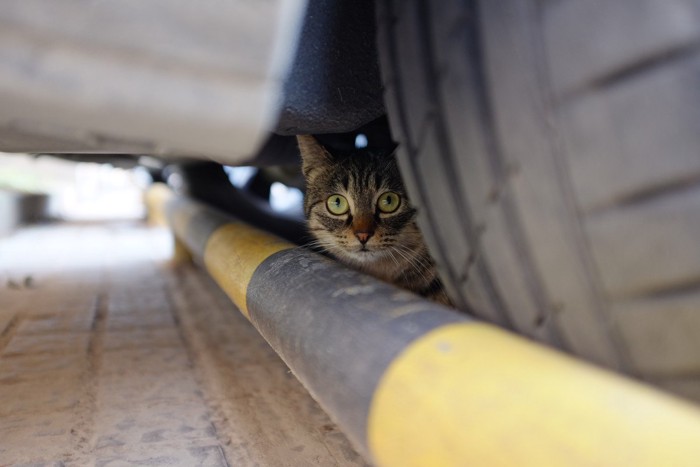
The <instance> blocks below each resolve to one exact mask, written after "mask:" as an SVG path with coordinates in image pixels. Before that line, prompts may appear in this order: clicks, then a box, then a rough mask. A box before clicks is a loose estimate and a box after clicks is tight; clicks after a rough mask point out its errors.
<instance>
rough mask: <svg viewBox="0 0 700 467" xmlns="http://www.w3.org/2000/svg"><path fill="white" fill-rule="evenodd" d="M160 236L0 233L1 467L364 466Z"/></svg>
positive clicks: (120, 227)
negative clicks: (1, 236) (175, 259)
mask: <svg viewBox="0 0 700 467" xmlns="http://www.w3.org/2000/svg"><path fill="white" fill-rule="evenodd" d="M171 250H172V241H171V239H170V236H169V233H168V232H167V231H165V230H163V229H159V228H148V227H146V226H145V225H142V224H139V223H111V224H82V225H79V224H62V225H61V224H59V225H50V226H40V227H32V228H27V229H24V230H21V231H19V232H17V233H16V234H15V235H13V236H12V237H9V238H4V239H0V279H1V281H2V282H0V466H6V465H76V466H78V465H81V466H82V465H99V466H103V465H105V466H106V465H109V466H113V465H115V466H116V465H118V466H122V465H182V466H195V465H201V466H220V465H230V466H253V465H256V466H257V465H260V466H313V465H318V466H358V465H365V464H364V462H363V460H362V459H361V458H360V457H359V455H358V454H357V453H356V452H355V451H354V449H353V448H352V447H351V445H350V444H349V442H348V440H347V439H346V438H345V436H344V435H343V434H342V433H341V432H340V431H339V430H338V428H337V427H336V425H335V424H334V423H333V422H331V421H330V419H329V418H328V416H327V415H326V414H325V413H324V412H323V411H322V410H321V409H320V407H319V406H318V405H317V404H316V403H315V402H314V401H313V400H312V399H311V397H310V396H309V395H308V393H307V392H306V391H305V390H304V389H303V387H302V386H301V385H300V384H299V383H298V381H297V380H296V379H295V378H294V376H292V375H291V373H290V372H289V370H288V369H287V367H286V366H285V365H284V363H283V362H282V361H281V360H280V359H279V358H278V357H277V356H276V354H274V352H273V351H272V350H271V349H270V348H269V347H268V345H267V344H266V343H265V342H264V341H263V339H262V338H261V337H260V336H259V335H258V333H257V332H256V331H255V329H254V328H253V327H252V326H251V325H250V324H249V323H248V322H247V321H246V320H245V318H244V317H242V316H241V315H240V314H239V313H238V312H237V311H236V310H235V307H234V306H233V305H232V304H231V302H230V301H229V300H228V298H227V297H226V296H224V295H223V294H222V293H221V292H220V291H219V289H218V288H217V286H216V285H215V284H214V283H213V282H212V281H211V280H210V279H209V278H208V277H207V276H206V275H205V274H204V273H202V271H200V270H199V269H196V268H194V267H193V266H191V265H184V266H183V265H180V266H175V265H174V264H173V263H172V262H171V261H170V256H171Z"/></svg>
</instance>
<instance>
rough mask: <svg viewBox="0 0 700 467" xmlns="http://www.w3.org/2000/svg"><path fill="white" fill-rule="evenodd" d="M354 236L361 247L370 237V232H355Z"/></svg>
mask: <svg viewBox="0 0 700 467" xmlns="http://www.w3.org/2000/svg"><path fill="white" fill-rule="evenodd" d="M355 236H356V237H357V239H358V240H359V241H360V243H362V244H363V245H364V244H365V243H367V240H369V238H370V237H371V236H372V234H371V233H370V232H355Z"/></svg>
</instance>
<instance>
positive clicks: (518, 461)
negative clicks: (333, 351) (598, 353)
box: [368, 323, 700, 467]
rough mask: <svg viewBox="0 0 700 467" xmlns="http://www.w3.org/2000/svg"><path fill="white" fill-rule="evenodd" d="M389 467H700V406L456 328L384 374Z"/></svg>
mask: <svg viewBox="0 0 700 467" xmlns="http://www.w3.org/2000/svg"><path fill="white" fill-rule="evenodd" d="M368 442H369V447H370V452H371V453H372V455H373V457H374V459H375V461H376V462H377V464H378V465H381V466H401V467H410V466H429V467H438V466H440V467H441V466H533V467H534V466H536V467H542V466H583V465H585V466H590V465H606V466H635V467H640V466H650V467H651V466H653V467H657V466H693V467H696V466H698V465H700V411H699V410H698V408H697V407H695V406H693V405H691V404H689V403H685V402H683V401H681V400H678V399H675V398H673V397H670V396H667V395H665V394H663V393H661V392H658V391H656V390H653V389H650V388H647V387H645V386H643V385H641V384H638V383H635V382H633V381H631V380H627V379H624V378H621V377H618V376H616V375H614V374H612V373H609V372H606V371H602V370H599V369H596V368H594V367H593V366H590V365H587V364H584V363H581V362H580V361H576V360H574V359H573V358H570V357H567V356H565V355H563V354H560V353H558V352H554V351H551V350H548V349H546V348H544V347H540V346H537V345H533V344H532V343H531V342H528V341H527V340H525V339H522V338H520V337H517V336H514V335H512V334H510V333H507V332H505V331H501V330H500V329H498V328H495V327H493V326H489V325H486V324H478V323H466V324H461V323H460V324H452V325H447V326H443V327H440V328H437V329H435V330H433V331H432V332H430V333H428V334H427V335H425V336H423V337H421V338H420V339H418V340H417V341H416V342H414V343H413V344H411V345H409V346H408V347H407V349H406V350H404V351H403V352H402V353H401V354H400V355H399V356H398V357H397V358H396V359H395V360H394V361H393V362H392V363H391V364H390V366H389V368H388V369H387V370H386V372H385V373H384V375H383V377H382V379H381V381H380V383H379V386H378V388H377V390H376V391H375V396H374V398H373V401H372V405H371V408H370V414H369V423H368Z"/></svg>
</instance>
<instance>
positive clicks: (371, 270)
mask: <svg viewBox="0 0 700 467" xmlns="http://www.w3.org/2000/svg"><path fill="white" fill-rule="evenodd" d="M297 140H298V142H299V150H300V152H301V157H302V171H303V173H304V177H305V178H306V197H305V199H304V212H305V213H306V218H307V219H308V226H309V231H310V232H311V234H312V235H313V236H314V237H315V239H316V240H315V242H314V244H315V245H316V246H318V247H320V248H322V249H323V250H325V251H326V252H328V253H330V254H331V255H332V256H334V257H335V258H336V259H338V260H339V261H340V262H342V263H344V264H346V265H348V266H350V267H352V268H354V269H358V270H360V271H363V272H365V273H367V274H370V275H372V276H375V277H377V278H378V279H381V280H383V281H386V282H390V283H392V284H395V285H397V286H399V287H402V288H405V289H408V290H411V291H413V292H416V293H418V294H420V295H423V296H425V297H427V298H430V299H432V300H435V301H437V302H440V303H444V304H449V303H450V302H449V299H448V298H447V294H446V293H445V290H444V289H443V286H442V283H441V282H440V279H439V277H438V275H437V270H436V268H435V264H434V263H433V260H432V258H431V257H430V254H429V253H428V250H427V248H426V246H425V243H424V241H423V237H422V235H421V233H420V231H419V230H418V226H417V225H416V221H415V217H416V210H415V209H414V208H413V207H412V206H411V204H410V203H409V201H408V198H407V197H406V191H405V189H404V186H403V183H402V182H401V177H400V175H399V169H398V166H397V165H396V160H395V158H394V156H393V155H392V156H387V155H377V154H371V153H370V152H369V151H363V152H357V153H355V154H353V155H351V156H339V155H332V154H331V153H330V152H328V151H327V150H326V149H325V148H324V147H323V146H321V144H319V142H318V141H317V140H316V138H314V137H313V136H310V135H301V136H298V137H297Z"/></svg>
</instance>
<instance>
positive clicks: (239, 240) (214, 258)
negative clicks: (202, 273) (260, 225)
mask: <svg viewBox="0 0 700 467" xmlns="http://www.w3.org/2000/svg"><path fill="white" fill-rule="evenodd" d="M290 248H294V245H293V244H291V243H289V242H287V241H285V240H282V239H280V238H279V237H276V236H274V235H270V234H268V233H265V232H263V231H261V230H258V229H256V228H254V227H250V226H248V225H246V224H243V223H239V222H235V223H234V222H232V223H230V224H224V225H223V226H221V227H219V228H218V229H216V230H215V231H214V232H213V233H212V234H211V237H209V240H208V241H207V246H206V248H205V249H204V265H205V266H206V268H207V271H209V274H211V276H212V277H213V278H214V280H215V281H216V282H217V283H218V284H219V286H220V287H221V288H222V289H223V290H224V292H226V294H227V295H228V296H229V297H230V298H231V300H233V303H235V304H236V306H237V307H238V309H239V310H241V313H243V314H244V315H245V317H246V318H248V319H250V313H249V312H248V303H247V294H248V284H249V283H250V279H251V278H252V277H253V273H255V270H256V268H257V267H258V266H259V265H260V263H262V262H263V261H264V260H266V259H267V258H268V257H269V256H271V255H273V254H275V253H277V252H278V251H282V250H287V249H290Z"/></svg>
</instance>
